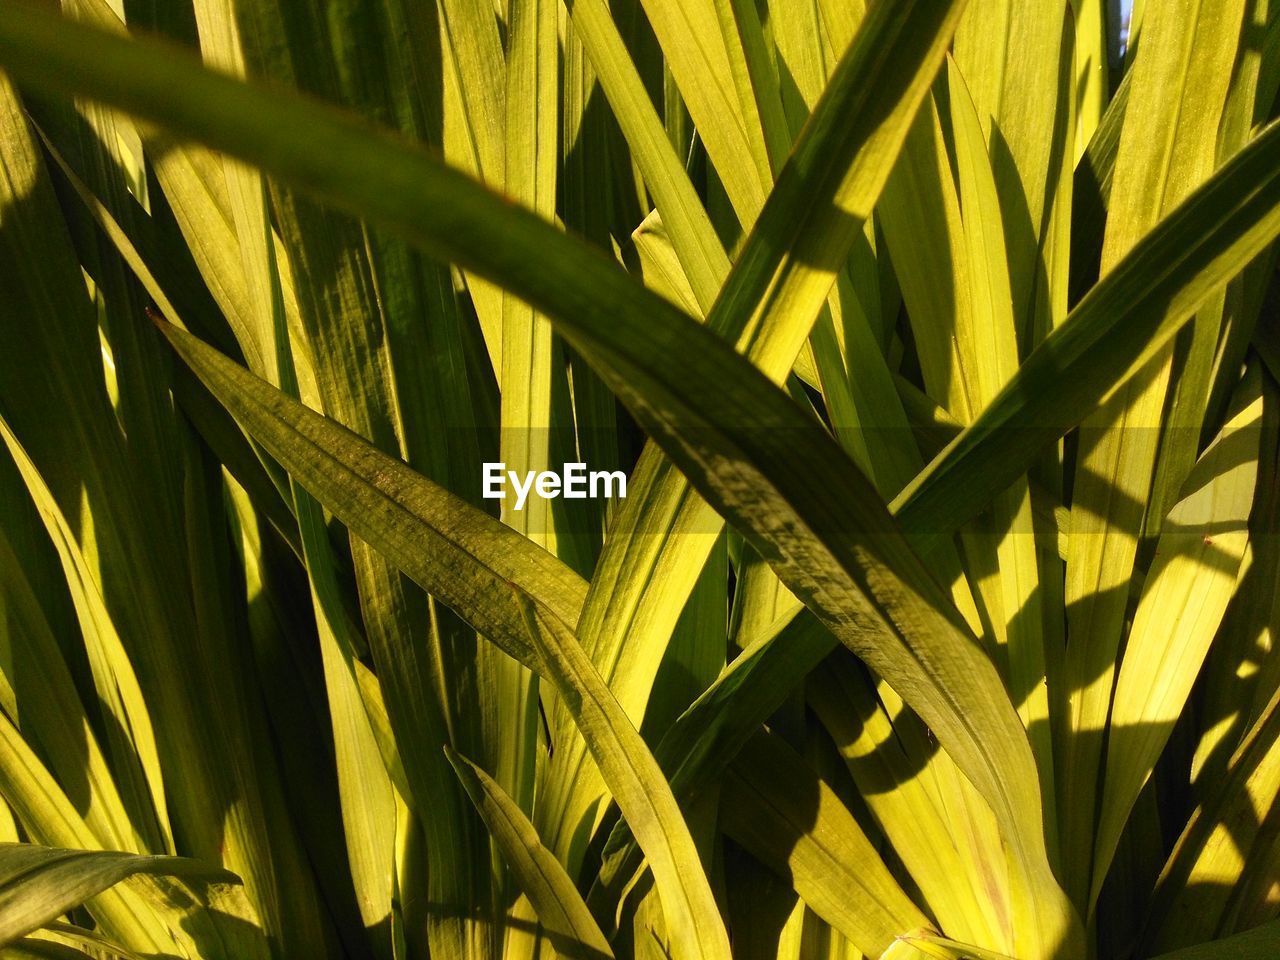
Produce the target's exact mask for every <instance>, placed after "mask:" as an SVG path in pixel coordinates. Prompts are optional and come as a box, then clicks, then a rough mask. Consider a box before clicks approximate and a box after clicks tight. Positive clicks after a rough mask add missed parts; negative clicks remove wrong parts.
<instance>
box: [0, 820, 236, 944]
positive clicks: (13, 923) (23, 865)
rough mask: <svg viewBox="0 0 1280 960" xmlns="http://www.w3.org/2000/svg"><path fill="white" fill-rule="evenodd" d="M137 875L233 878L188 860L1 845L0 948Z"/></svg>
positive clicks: (23, 845)
mask: <svg viewBox="0 0 1280 960" xmlns="http://www.w3.org/2000/svg"><path fill="white" fill-rule="evenodd" d="M139 873H152V874H161V875H165V876H177V877H182V876H187V877H194V878H203V879H208V880H220V881H223V882H227V881H234V879H235V878H234V877H233V876H232V875H231V874H228V873H227V872H226V871H224V870H218V869H214V868H211V867H209V866H207V865H206V864H203V863H200V862H198V861H195V860H188V859H186V858H184V857H140V856H137V855H136V854H130V853H115V852H112V851H108V850H57V849H53V848H49V847H38V846H32V845H29V844H20V843H6V844H0V946H3V945H5V944H8V943H10V942H12V941H13V940H16V939H17V938H18V937H22V936H25V935H26V934H28V933H30V932H31V931H33V930H36V929H38V928H40V927H42V926H44V925H45V924H47V923H49V922H50V921H52V920H56V919H57V918H58V917H60V916H61V915H62V914H64V913H66V912H67V911H68V910H70V909H71V908H72V907H77V906H79V905H80V904H82V903H83V902H84V901H86V900H88V899H90V898H91V897H93V896H95V895H96V894H98V893H101V892H102V891H103V890H106V889H107V888H108V887H113V886H115V885H116V884H117V883H119V882H120V881H122V880H126V879H128V878H129V877H132V876H134V875H135V874H139Z"/></svg>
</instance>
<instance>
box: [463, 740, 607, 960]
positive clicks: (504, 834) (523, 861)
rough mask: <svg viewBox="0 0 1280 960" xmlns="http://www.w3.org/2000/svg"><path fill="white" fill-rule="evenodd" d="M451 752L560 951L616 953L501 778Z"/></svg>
mask: <svg viewBox="0 0 1280 960" xmlns="http://www.w3.org/2000/svg"><path fill="white" fill-rule="evenodd" d="M448 756H449V762H450V763H451V764H453V769H454V770H455V771H456V772H457V774H458V779H459V780H461V781H462V785H463V787H465V788H466V791H467V795H468V796H470V797H471V802H472V803H474V804H475V805H476V810H478V811H479V812H480V816H481V818H482V819H483V820H484V822H485V825H486V826H487V827H488V828H489V832H490V834H491V835H492V836H493V838H494V840H495V841H496V842H497V844H498V847H499V849H500V850H501V851H502V855H503V856H504V857H505V858H506V861H507V864H508V865H509V866H510V867H511V869H512V871H513V873H514V874H515V877H516V882H517V883H518V884H519V885H520V889H521V890H522V891H523V892H524V894H525V896H527V897H528V898H529V900H530V902H531V903H532V904H533V908H534V910H536V911H537V913H538V919H539V920H540V921H541V922H542V924H543V926H544V927H546V931H547V935H548V936H549V937H550V938H551V943H552V945H553V946H554V947H555V948H556V949H557V951H558V952H559V953H560V955H561V956H564V957H573V958H582V960H591V958H595V960H602V958H605V957H612V956H613V950H612V949H610V947H609V942H608V941H607V940H606V939H605V937H604V934H603V933H601V932H600V927H599V926H598V925H597V924H596V921H595V918H594V917H592V916H591V911H590V910H588V909H587V905H586V904H585V903H584V902H583V901H582V897H581V895H579V893H578V890H577V888H576V887H574V885H573V881H572V880H571V879H569V875H568V874H567V873H565V871H564V867H562V866H561V865H560V863H559V861H557V860H556V858H555V857H553V856H552V855H551V852H550V851H549V850H548V849H547V848H546V847H544V846H543V845H542V841H540V840H539V839H538V834H537V831H536V830H534V828H533V824H532V823H530V822H529V818H528V817H526V816H525V814H524V811H522V810H521V809H520V807H519V805H517V804H516V803H515V801H513V800H512V799H511V798H510V797H509V796H507V794H506V792H505V791H503V789H502V787H500V786H499V785H498V783H497V781H495V780H494V779H493V778H492V777H490V776H489V775H488V774H487V773H485V772H484V771H483V770H481V769H480V768H479V767H477V766H476V765H475V764H474V763H472V762H471V761H470V760H468V759H467V758H466V757H463V756H460V755H459V754H458V753H456V752H455V751H453V750H450V751H448Z"/></svg>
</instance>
